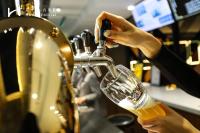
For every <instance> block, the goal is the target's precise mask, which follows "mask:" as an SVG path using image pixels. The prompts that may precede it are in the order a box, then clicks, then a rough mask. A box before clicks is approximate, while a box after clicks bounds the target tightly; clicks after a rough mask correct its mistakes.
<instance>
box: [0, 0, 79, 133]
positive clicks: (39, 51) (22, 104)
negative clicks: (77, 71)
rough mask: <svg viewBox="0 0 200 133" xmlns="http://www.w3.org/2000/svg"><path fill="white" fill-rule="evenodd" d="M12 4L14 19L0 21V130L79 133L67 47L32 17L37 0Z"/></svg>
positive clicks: (43, 22)
mask: <svg viewBox="0 0 200 133" xmlns="http://www.w3.org/2000/svg"><path fill="white" fill-rule="evenodd" d="M15 2H16V7H17V14H18V15H19V16H17V17H11V18H5V19H2V20H1V21H0V38H1V46H0V132H2V133H11V132H12V133H18V132H29V133H38V132H67V133H68V132H70V133H71V132H73V133H78V132H79V116H78V110H77V107H76V105H75V104H74V93H73V90H72V86H71V81H70V76H71V72H72V70H73V66H74V59H73V54H72V50H71V47H70V43H69V41H68V40H67V39H66V38H65V36H64V34H63V33H62V31H61V30H60V29H59V28H57V27H56V26H55V25H54V24H52V23H51V22H49V21H48V20H46V19H43V18H39V14H36V12H37V11H38V10H39V0H36V1H33V0H16V1H15ZM35 16H37V17H35ZM10 38H12V39H13V41H12V43H11V42H10V43H7V42H6V40H7V41H8V40H10ZM15 38H16V41H15ZM4 40H5V41H4Z"/></svg>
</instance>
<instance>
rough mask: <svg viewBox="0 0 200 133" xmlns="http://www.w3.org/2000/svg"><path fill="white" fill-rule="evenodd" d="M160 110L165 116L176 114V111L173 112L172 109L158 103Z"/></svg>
mask: <svg viewBox="0 0 200 133" xmlns="http://www.w3.org/2000/svg"><path fill="white" fill-rule="evenodd" d="M160 106H161V108H163V109H164V111H165V112H166V114H167V115H169V114H174V113H176V111H174V110H173V109H171V108H169V107H168V106H167V105H165V104H163V103H160Z"/></svg>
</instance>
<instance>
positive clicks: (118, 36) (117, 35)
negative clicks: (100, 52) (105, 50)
mask: <svg viewBox="0 0 200 133" xmlns="http://www.w3.org/2000/svg"><path fill="white" fill-rule="evenodd" d="M104 36H105V37H107V38H109V39H112V40H118V41H123V40H124V38H126V35H125V33H124V32H121V31H114V30H106V32H105V33H104Z"/></svg>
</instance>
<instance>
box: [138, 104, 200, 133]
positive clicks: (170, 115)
mask: <svg viewBox="0 0 200 133" xmlns="http://www.w3.org/2000/svg"><path fill="white" fill-rule="evenodd" d="M161 106H162V108H163V109H164V110H165V112H166V116H164V117H158V118H156V119H154V120H149V121H142V120H140V119H139V118H138V122H139V123H140V124H141V125H142V127H143V128H144V129H146V130H148V132H149V133H200V131H198V129H196V128H195V127H194V126H193V125H192V124H191V123H190V122H189V121H188V120H187V119H185V118H184V117H183V116H181V115H179V114H178V113H176V112H175V111H174V110H172V109H170V108H169V107H167V106H166V105H163V104H161Z"/></svg>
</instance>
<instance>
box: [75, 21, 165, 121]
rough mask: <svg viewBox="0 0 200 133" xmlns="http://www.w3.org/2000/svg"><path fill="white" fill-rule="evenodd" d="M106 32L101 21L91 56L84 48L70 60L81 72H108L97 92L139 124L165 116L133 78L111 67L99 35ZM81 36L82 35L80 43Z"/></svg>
mask: <svg viewBox="0 0 200 133" xmlns="http://www.w3.org/2000/svg"><path fill="white" fill-rule="evenodd" d="M107 29H111V23H110V21H109V20H107V19H105V20H103V21H102V27H101V29H100V34H99V35H100V36H99V38H100V41H99V44H98V46H97V49H96V50H95V51H94V52H93V53H92V54H91V52H90V51H89V45H86V44H84V47H85V52H83V53H82V54H79V55H77V54H76V55H75V57H74V61H75V66H80V67H82V68H86V67H95V66H106V67H107V69H108V72H107V74H106V75H105V76H104V77H103V79H102V81H101V85H100V88H101V90H102V91H103V93H104V94H105V95H106V96H107V97H108V98H109V99H110V100H111V101H113V102H114V103H115V104H117V105H118V106H120V107H122V108H124V109H127V110H129V111H130V112H132V113H134V114H135V115H137V116H139V117H140V118H141V119H142V120H149V119H153V118H156V117H158V116H165V111H164V110H163V109H162V107H161V106H160V104H159V103H158V102H155V101H154V100H153V99H152V98H151V97H150V96H149V95H148V94H147V90H146V89H145V88H144V87H143V85H142V83H141V82H140V81H139V80H138V79H137V78H136V77H135V75H134V74H133V73H132V72H131V71H130V70H129V69H127V68H126V67H124V66H122V65H117V66H115V65H114V61H113V60H112V58H111V57H109V56H107V55H106V47H105V44H106V38H105V37H104V35H103V34H104V32H105V31H106V30H107ZM85 36H86V35H84V37H83V35H82V37H83V40H84V39H85V38H86V37H85ZM89 38H90V37H88V38H87V39H89ZM83 42H85V43H86V42H89V41H83ZM87 44H88V43H87ZM77 50H78V49H77ZM77 50H76V51H77ZM88 51H89V52H88ZM99 70H100V69H99Z"/></svg>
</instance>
